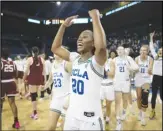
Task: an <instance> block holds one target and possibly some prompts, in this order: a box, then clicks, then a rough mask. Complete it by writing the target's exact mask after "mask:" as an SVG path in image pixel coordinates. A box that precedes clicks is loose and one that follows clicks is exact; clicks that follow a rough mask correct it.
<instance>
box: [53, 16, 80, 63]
mask: <svg viewBox="0 0 163 131" xmlns="http://www.w3.org/2000/svg"><path fill="white" fill-rule="evenodd" d="M77 17H78V16H77V15H76V16H71V17H68V18H67V19H66V20H65V22H64V23H63V24H62V25H61V26H60V28H59V30H58V32H57V34H56V36H55V39H54V41H53V44H52V47H51V51H52V52H53V53H54V54H56V55H58V56H59V57H61V58H62V59H64V60H67V61H69V56H70V52H69V51H68V50H67V49H65V48H63V47H62V41H63V35H64V33H65V30H66V28H67V27H69V26H71V25H72V23H73V22H72V20H73V19H75V18H77Z"/></svg>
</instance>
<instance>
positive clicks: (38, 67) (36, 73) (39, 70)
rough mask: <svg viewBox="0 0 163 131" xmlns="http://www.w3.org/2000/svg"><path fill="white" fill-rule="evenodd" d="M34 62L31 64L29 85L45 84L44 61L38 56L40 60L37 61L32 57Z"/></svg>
mask: <svg viewBox="0 0 163 131" xmlns="http://www.w3.org/2000/svg"><path fill="white" fill-rule="evenodd" d="M32 60H33V62H32V64H31V65H30V72H29V75H28V84H29V85H37V86H39V85H43V84H44V77H43V63H42V61H41V57H38V61H36V60H35V59H34V58H33V57H32Z"/></svg>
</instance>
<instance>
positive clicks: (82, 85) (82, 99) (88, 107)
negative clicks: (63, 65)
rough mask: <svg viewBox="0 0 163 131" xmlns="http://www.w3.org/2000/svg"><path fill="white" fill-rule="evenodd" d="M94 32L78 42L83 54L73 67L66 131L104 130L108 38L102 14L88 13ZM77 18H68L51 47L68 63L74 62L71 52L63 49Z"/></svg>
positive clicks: (88, 32) (96, 11)
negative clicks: (102, 95)
mask: <svg viewBox="0 0 163 131" xmlns="http://www.w3.org/2000/svg"><path fill="white" fill-rule="evenodd" d="M89 15H90V17H91V18H92V24H93V31H94V32H92V31H90V30H85V31H83V32H82V33H81V34H80V36H79V38H78V41H77V50H78V52H79V53H80V54H81V55H80V56H79V57H78V58H77V59H75V60H73V62H72V64H68V65H69V67H70V68H71V69H72V76H71V79H70V83H71V84H70V88H71V94H70V101H69V107H68V110H67V112H66V119H65V124H64V130H100V129H102V128H103V127H102V119H103V114H102V107H101V101H100V87H101V81H102V78H103V74H104V64H105V62H106V59H107V54H106V36H105V32H104V30H103V27H102V25H101V22H100V13H99V11H98V10H96V9H94V10H91V11H89ZM75 18H77V16H72V17H69V18H67V19H66V20H65V22H64V23H63V24H62V25H61V27H60V28H59V31H58V33H57V35H56V37H55V39H54V42H53V44H52V48H51V50H52V52H53V53H55V54H56V55H58V56H60V57H62V58H63V59H65V60H72V59H71V56H70V52H69V51H68V50H66V49H64V48H62V47H61V46H62V39H63V35H64V32H65V29H66V28H67V27H69V26H70V25H72V20H73V19H75Z"/></svg>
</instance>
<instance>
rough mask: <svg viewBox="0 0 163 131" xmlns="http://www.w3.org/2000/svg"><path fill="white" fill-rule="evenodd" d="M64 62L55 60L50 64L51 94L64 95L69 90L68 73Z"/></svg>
mask: <svg viewBox="0 0 163 131" xmlns="http://www.w3.org/2000/svg"><path fill="white" fill-rule="evenodd" d="M65 63H66V61H63V62H61V63H59V64H56V63H55V61H54V63H53V65H52V78H53V89H52V91H53V95H55V96H58V97H59V96H64V95H65V94H66V93H68V92H69V89H70V88H69V82H70V75H69V73H67V72H66V71H65Z"/></svg>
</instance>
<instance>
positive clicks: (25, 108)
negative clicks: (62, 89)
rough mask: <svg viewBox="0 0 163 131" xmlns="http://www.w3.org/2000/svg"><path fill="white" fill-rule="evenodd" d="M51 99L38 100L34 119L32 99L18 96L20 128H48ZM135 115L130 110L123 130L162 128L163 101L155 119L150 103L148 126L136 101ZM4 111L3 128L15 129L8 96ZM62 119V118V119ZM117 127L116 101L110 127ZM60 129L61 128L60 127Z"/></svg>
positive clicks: (157, 108)
mask: <svg viewBox="0 0 163 131" xmlns="http://www.w3.org/2000/svg"><path fill="white" fill-rule="evenodd" d="M49 102H50V100H49V99H46V100H43V101H38V116H39V119H38V120H32V119H31V118H30V115H31V113H32V107H31V101H29V100H26V99H22V100H20V99H19V98H18V97H16V104H17V107H18V113H19V121H20V124H21V128H20V129H19V130H26V131H29V130H46V129H47V124H48V115H49V114H48V113H49ZM133 106H134V110H135V113H136V114H135V115H132V114H131V113H129V111H128V115H127V119H126V120H125V121H124V122H123V130H162V103H160V102H159V101H157V106H156V118H155V119H154V120H149V113H150V111H151V108H150V107H151V105H150V104H149V108H148V109H147V112H146V121H147V125H146V126H141V124H140V122H139V121H138V120H137V114H138V110H137V106H136V102H134V104H133ZM3 107H4V108H3V113H2V130H15V129H13V128H12V124H13V116H12V112H11V110H10V107H9V104H8V100H7V98H6V100H5V102H4V106H3ZM60 121H61V120H60ZM115 127H116V119H115V109H114V103H113V104H112V115H111V122H110V128H111V130H115ZM58 129H60V128H58Z"/></svg>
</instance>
